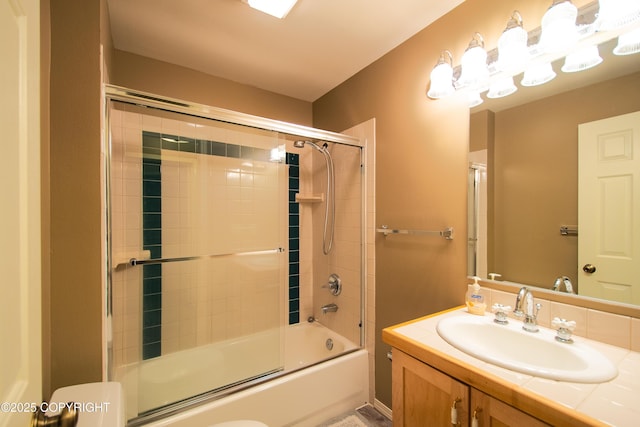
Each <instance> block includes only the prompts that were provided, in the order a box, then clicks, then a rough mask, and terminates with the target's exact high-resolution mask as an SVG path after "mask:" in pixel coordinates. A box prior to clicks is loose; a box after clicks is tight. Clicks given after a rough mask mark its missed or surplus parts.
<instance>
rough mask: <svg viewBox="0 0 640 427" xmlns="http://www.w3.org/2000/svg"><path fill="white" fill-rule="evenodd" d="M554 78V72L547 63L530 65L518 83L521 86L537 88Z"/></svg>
mask: <svg viewBox="0 0 640 427" xmlns="http://www.w3.org/2000/svg"><path fill="white" fill-rule="evenodd" d="M555 77H556V73H555V71H553V67H552V66H551V63H549V62H543V63H540V64H532V65H530V66H529V67H528V68H527V69H526V71H525V72H524V77H523V78H522V80H521V81H520V84H521V85H522V86H539V85H542V84H545V83H547V82H550V81H551V80H553V79H554V78H555Z"/></svg>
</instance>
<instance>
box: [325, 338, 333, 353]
mask: <svg viewBox="0 0 640 427" xmlns="http://www.w3.org/2000/svg"><path fill="white" fill-rule="evenodd" d="M325 345H326V346H327V350H331V349H333V340H332V339H331V338H327V341H326V342H325Z"/></svg>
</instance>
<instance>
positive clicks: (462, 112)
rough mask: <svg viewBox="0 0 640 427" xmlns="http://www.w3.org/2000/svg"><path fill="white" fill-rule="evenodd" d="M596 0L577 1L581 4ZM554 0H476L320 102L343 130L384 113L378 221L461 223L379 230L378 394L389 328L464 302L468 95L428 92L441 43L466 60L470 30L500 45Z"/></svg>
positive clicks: (379, 132) (382, 391) (321, 116)
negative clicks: (443, 236)
mask: <svg viewBox="0 0 640 427" xmlns="http://www.w3.org/2000/svg"><path fill="white" fill-rule="evenodd" d="M585 3H587V1H574V4H576V6H581V5H583V4H585ZM549 5H550V2H549V1H548V0H535V1H532V0H493V1H491V6H490V7H487V2H486V1H484V0H467V1H466V2H464V3H463V4H462V5H460V6H459V7H458V8H456V9H454V10H453V11H452V12H450V13H449V14H447V15H445V16H444V17H442V18H441V19H439V20H438V21H436V22H435V23H433V24H431V25H430V26H429V27H427V28H425V29H424V30H423V31H421V32H420V33H418V34H417V35H415V36H414V37H413V38H411V39H410V40H408V41H407V42H405V43H403V44H402V45H400V46H399V47H398V48H396V49H394V50H393V51H392V52H390V53H389V54H387V55H385V56H384V57H383V58H381V59H380V60H378V61H376V62H375V63H373V64H371V65H370V66H369V67H367V68H365V69H364V70H362V71H361V72H359V73H358V74H356V75H355V76H353V77H352V78H350V79H349V80H347V81H346V82H344V83H342V84H341V85H340V86H338V87H337V88H335V89H334V90H332V91H331V92H329V93H328V94H326V95H325V96H323V97H321V98H320V99H319V100H317V101H316V102H314V104H313V114H314V115H313V117H314V126H316V127H320V128H326V129H330V130H335V131H339V130H341V129H345V128H347V127H349V126H352V125H354V124H356V123H359V122H362V121H364V120H367V119H369V118H372V117H375V118H376V123H377V128H376V139H377V152H376V164H377V172H376V183H377V194H376V197H377V201H376V210H377V217H378V224H379V225H381V224H387V225H389V226H391V227H401V228H417V229H437V228H440V227H444V226H453V227H454V228H455V234H456V238H455V239H454V240H453V241H452V242H444V241H441V240H439V239H437V238H427V237H416V238H411V237H401V236H395V237H388V238H386V239H385V238H383V237H381V236H378V238H377V244H376V257H377V259H376V275H377V278H376V283H377V285H376V337H377V340H378V341H377V342H376V397H377V398H378V399H379V400H380V401H382V402H383V403H385V404H387V405H390V404H391V368H390V364H389V362H388V360H387V359H386V353H387V350H388V349H389V348H388V346H386V345H385V344H383V343H381V341H380V331H381V329H382V328H384V327H386V326H390V325H392V324H395V323H398V322H401V321H404V320H408V319H411V318H414V317H417V316H420V315H424V314H427V313H432V312H435V311H437V310H440V309H444V308H448V307H451V306H454V305H458V304H461V303H463V302H464V292H465V290H466V283H465V274H466V273H465V271H466V237H465V236H466V171H467V150H468V132H469V110H468V108H467V107H466V103H465V100H463V99H460V98H459V99H447V100H440V101H431V100H429V99H428V98H427V97H426V95H425V93H426V90H427V88H428V84H429V73H430V72H431V70H432V68H433V66H434V65H435V63H436V61H437V59H438V56H439V54H440V52H441V51H442V50H445V49H448V50H450V51H451V52H452V53H453V57H454V63H455V64H459V61H460V57H461V55H462V53H463V52H464V49H465V48H466V46H467V44H468V42H469V40H470V39H471V36H472V35H473V33H474V32H475V31H478V32H480V33H481V34H482V35H483V36H484V39H485V42H486V46H487V47H488V48H489V49H491V48H493V47H495V46H496V45H497V40H498V37H499V36H500V34H501V33H502V31H503V29H504V27H505V26H506V23H507V21H508V19H509V17H510V15H511V13H512V12H513V10H514V9H517V10H519V11H520V12H521V14H522V16H524V17H525V25H527V24H528V23H531V22H535V23H536V26H537V23H539V22H540V19H541V17H542V15H543V14H544V12H545V11H546V10H547V8H548V7H549Z"/></svg>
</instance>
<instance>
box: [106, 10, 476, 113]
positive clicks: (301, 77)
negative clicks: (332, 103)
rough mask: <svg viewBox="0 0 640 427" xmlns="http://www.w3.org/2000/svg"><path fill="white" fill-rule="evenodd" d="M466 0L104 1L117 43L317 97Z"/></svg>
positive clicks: (293, 93)
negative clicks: (258, 6) (271, 10)
mask: <svg viewBox="0 0 640 427" xmlns="http://www.w3.org/2000/svg"><path fill="white" fill-rule="evenodd" d="M463 1H464V0H298V3H297V4H296V5H295V6H294V7H293V9H292V10H291V12H289V15H287V17H286V18H285V19H283V20H280V19H277V18H274V17H272V16H269V15H266V14H264V13H261V12H258V11H256V10H254V9H252V8H250V7H249V6H248V5H247V4H246V3H245V2H243V1H242V0H107V3H108V6H109V16H110V19H111V31H112V35H113V43H114V45H115V47H116V49H119V50H123V51H127V52H132V53H135V54H138V55H142V56H147V57H150V58H154V59H158V60H161V61H165V62H169V63H173V64H178V65H182V66H184V67H187V68H191V69H194V70H198V71H201V72H204V73H207V74H211V75H214V76H218V77H223V78H225V79H229V80H233V81H236V82H239V83H243V84H247V85H251V86H255V87H258V88H261V89H266V90H269V91H272V92H276V93H279V94H283V95H288V96H291V97H294V98H298V99H301V100H305V101H315V100H316V99H318V98H319V97H320V96H322V95H324V94H325V93H327V92H328V91H329V90H331V89H333V88H334V87H336V86H337V85H338V84H340V83H342V82H343V81H345V80H346V79H348V78H349V77H351V76H352V75H354V74H355V73H357V72H358V71H360V70H361V69H363V68H365V67H366V66H367V65H369V64H371V63H372V62H374V61H375V60H377V59H378V58H380V57H382V56H383V55H384V54H386V53H387V52H389V51H390V50H392V49H393V48H395V47H396V46H398V45H400V44H401V43H402V42H404V41H405V40H407V39H409V38H410V37H411V36H413V35H414V34H416V33H417V32H419V31H420V30H422V29H423V28H425V27H426V26H428V25H429V24H430V23H431V22H433V21H435V20H436V19H438V18H439V17H440V16H442V15H444V14H445V13H447V12H448V11H449V10H451V9H453V8H454V7H455V6H457V5H459V4H460V3H462V2H463Z"/></svg>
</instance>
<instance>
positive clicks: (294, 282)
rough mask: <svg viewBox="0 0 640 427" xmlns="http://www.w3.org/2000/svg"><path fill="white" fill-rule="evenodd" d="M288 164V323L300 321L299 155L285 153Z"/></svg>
mask: <svg viewBox="0 0 640 427" xmlns="http://www.w3.org/2000/svg"><path fill="white" fill-rule="evenodd" d="M287 164H288V165H289V324H290V325H292V324H295V323H299V322H300V206H299V205H298V202H296V193H298V192H299V191H300V178H299V177H300V156H299V155H298V154H295V153H287Z"/></svg>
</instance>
